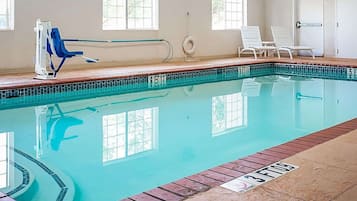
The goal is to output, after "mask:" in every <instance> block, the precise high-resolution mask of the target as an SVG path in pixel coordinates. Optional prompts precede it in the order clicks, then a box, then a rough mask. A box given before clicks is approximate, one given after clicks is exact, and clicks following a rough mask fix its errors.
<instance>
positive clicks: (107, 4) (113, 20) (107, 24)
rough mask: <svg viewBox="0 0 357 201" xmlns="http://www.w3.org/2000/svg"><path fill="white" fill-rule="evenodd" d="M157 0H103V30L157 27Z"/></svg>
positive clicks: (150, 28)
mask: <svg viewBox="0 0 357 201" xmlns="http://www.w3.org/2000/svg"><path fill="white" fill-rule="evenodd" d="M158 1H159V0H103V30H125V29H142V30H145V29H148V30H152V29H158Z"/></svg>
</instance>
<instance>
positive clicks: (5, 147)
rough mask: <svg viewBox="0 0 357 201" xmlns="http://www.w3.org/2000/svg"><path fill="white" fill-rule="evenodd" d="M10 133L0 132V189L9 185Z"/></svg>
mask: <svg viewBox="0 0 357 201" xmlns="http://www.w3.org/2000/svg"><path fill="white" fill-rule="evenodd" d="M11 137H12V133H9V132H7V133H0V189H4V188H7V187H9V186H10V142H11Z"/></svg>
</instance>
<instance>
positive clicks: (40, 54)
mask: <svg viewBox="0 0 357 201" xmlns="http://www.w3.org/2000/svg"><path fill="white" fill-rule="evenodd" d="M35 32H36V61H35V71H36V74H37V76H36V77H35V78H36V79H42V80H44V79H56V76H57V73H58V72H59V71H60V70H61V68H62V66H63V64H64V62H65V61H66V59H68V58H72V57H76V56H80V57H82V58H83V59H84V60H85V61H86V62H88V63H93V62H97V61H98V60H97V59H92V58H89V57H86V56H84V53H83V51H68V50H67V49H66V47H65V44H64V42H65V41H74V40H71V39H62V38H61V35H60V32H59V29H58V28H52V26H51V22H49V21H41V20H39V19H38V20H37V21H36V27H35ZM54 53H55V54H56V56H57V57H58V58H61V61H60V63H59V65H58V66H57V67H56V66H55V64H54V62H53V55H54ZM47 65H49V67H50V68H47Z"/></svg>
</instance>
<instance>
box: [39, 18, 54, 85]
mask: <svg viewBox="0 0 357 201" xmlns="http://www.w3.org/2000/svg"><path fill="white" fill-rule="evenodd" d="M51 29H52V28H51V22H49V21H41V20H39V19H38V20H37V21H36V27H35V29H34V30H35V32H36V58H35V72H36V74H37V76H36V77H35V78H36V79H54V75H53V73H52V72H49V71H48V69H47V64H48V58H47V57H48V54H47V45H48V44H47V43H48V42H49V40H48V38H49V37H50V33H51Z"/></svg>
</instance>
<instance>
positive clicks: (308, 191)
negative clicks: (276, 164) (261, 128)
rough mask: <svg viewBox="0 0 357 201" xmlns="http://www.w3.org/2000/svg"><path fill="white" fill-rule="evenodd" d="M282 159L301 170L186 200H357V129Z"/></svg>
mask: <svg viewBox="0 0 357 201" xmlns="http://www.w3.org/2000/svg"><path fill="white" fill-rule="evenodd" d="M283 161H284V162H287V163H290V164H294V165H298V166H299V169H297V170H295V171H293V172H290V173H288V174H286V175H284V176H281V177H279V178H277V179H275V180H272V181H270V182H268V183H265V184H263V185H261V186H259V187H257V188H255V189H253V190H251V191H248V192H246V193H236V192H232V191H230V190H227V189H224V188H222V187H216V188H213V189H211V190H209V191H207V192H204V193H201V194H198V195H195V196H194V197H192V198H189V199H187V200H188V201H216V200H220V201H240V200H242V201H243V200H244V201H247V200H248V201H249V200H252V201H253V200H254V201H255V200H259V201H260V200H261V201H269V200H271V201H280V200H281V201H285V200H291V201H293V200H302V201H310V200H316V201H326V200H334V201H356V200H357V130H354V131H352V132H350V133H348V134H346V135H343V136H340V137H338V138H336V139H334V140H331V141H328V142H326V143H323V144H321V145H318V146H315V147H313V148H311V149H308V150H306V151H303V152H300V153H298V154H296V155H294V156H292V157H290V158H287V159H284V160H283Z"/></svg>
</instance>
